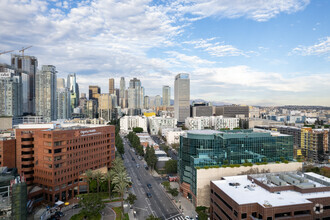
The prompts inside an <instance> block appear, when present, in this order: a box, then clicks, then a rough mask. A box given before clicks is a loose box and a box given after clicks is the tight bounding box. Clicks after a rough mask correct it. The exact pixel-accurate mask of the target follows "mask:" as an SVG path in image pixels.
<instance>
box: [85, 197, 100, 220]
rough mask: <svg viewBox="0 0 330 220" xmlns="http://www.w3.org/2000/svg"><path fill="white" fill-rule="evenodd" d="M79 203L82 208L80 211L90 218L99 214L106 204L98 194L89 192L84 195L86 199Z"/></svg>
mask: <svg viewBox="0 0 330 220" xmlns="http://www.w3.org/2000/svg"><path fill="white" fill-rule="evenodd" d="M79 204H80V206H81V208H82V209H81V211H80V212H81V213H83V214H84V216H87V217H88V218H91V217H92V216H96V215H98V214H99V212H100V211H101V210H102V209H103V208H104V204H103V202H102V200H101V197H100V196H99V195H98V194H97V195H96V196H95V195H92V194H87V195H86V196H84V199H81V200H80V201H79Z"/></svg>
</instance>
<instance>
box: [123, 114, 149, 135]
mask: <svg viewBox="0 0 330 220" xmlns="http://www.w3.org/2000/svg"><path fill="white" fill-rule="evenodd" d="M136 127H140V128H142V129H143V132H147V131H148V128H147V118H146V117H141V116H124V117H122V118H121V119H120V131H121V132H125V133H128V132H130V131H132V130H133V128H136Z"/></svg>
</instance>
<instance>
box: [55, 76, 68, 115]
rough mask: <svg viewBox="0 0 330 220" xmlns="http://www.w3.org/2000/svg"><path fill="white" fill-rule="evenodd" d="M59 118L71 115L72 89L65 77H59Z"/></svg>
mask: <svg viewBox="0 0 330 220" xmlns="http://www.w3.org/2000/svg"><path fill="white" fill-rule="evenodd" d="M56 93H57V95H56V96H57V119H68V118H70V116H71V105H70V104H71V101H70V91H69V89H68V88H67V87H66V86H65V80H64V79H63V78H57V91H56Z"/></svg>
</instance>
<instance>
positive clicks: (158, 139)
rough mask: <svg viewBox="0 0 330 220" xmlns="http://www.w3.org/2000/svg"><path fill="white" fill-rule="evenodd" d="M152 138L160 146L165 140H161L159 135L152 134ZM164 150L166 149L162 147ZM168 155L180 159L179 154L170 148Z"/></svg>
mask: <svg viewBox="0 0 330 220" xmlns="http://www.w3.org/2000/svg"><path fill="white" fill-rule="evenodd" d="M151 138H152V139H153V140H154V141H155V142H156V143H157V144H158V145H159V146H160V145H161V144H164V142H163V140H161V139H160V138H159V137H158V136H157V135H152V136H151ZM161 150H164V149H161ZM168 155H169V156H170V157H171V158H172V159H173V160H178V156H177V155H176V154H175V153H174V152H173V151H172V149H171V148H170V149H169V150H168Z"/></svg>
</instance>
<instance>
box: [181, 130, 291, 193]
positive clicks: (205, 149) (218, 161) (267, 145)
mask: <svg viewBox="0 0 330 220" xmlns="http://www.w3.org/2000/svg"><path fill="white" fill-rule="evenodd" d="M280 160H288V161H292V160H293V137H292V136H291V135H283V134H279V133H270V132H265V131H261V130H260V131H258V132H254V131H253V130H231V131H215V130H195V131H188V132H187V134H186V135H184V136H181V137H180V150H179V162H178V174H179V176H180V183H181V184H182V183H183V182H186V183H188V184H190V190H191V192H193V193H194V194H195V195H196V178H197V177H196V167H197V168H198V167H200V168H205V167H209V166H219V167H221V166H222V165H226V164H243V163H245V162H251V163H256V162H264V161H267V162H275V161H280Z"/></svg>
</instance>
